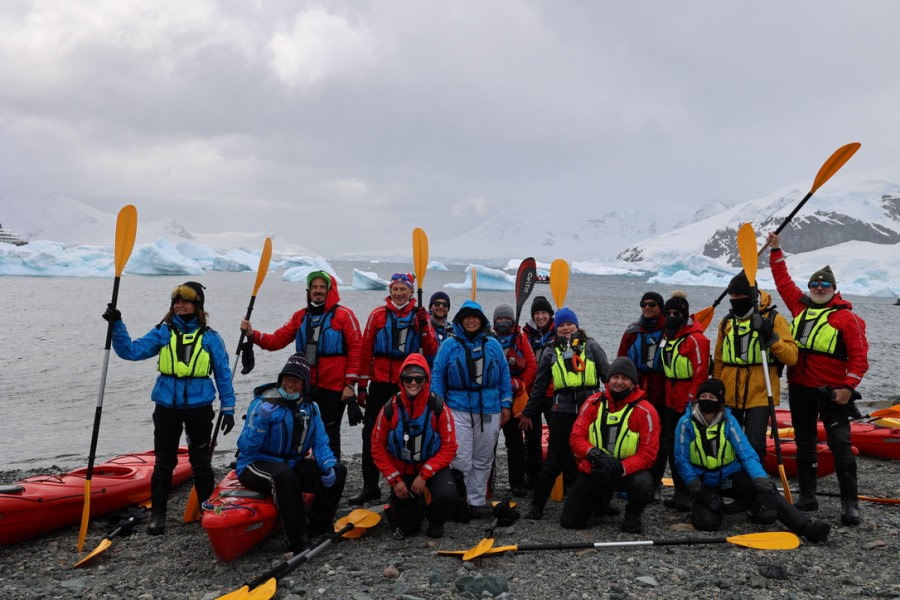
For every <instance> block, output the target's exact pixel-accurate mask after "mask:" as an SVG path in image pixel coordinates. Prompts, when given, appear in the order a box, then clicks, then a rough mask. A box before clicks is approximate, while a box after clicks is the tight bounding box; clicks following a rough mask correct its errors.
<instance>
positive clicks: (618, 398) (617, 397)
mask: <svg viewBox="0 0 900 600" xmlns="http://www.w3.org/2000/svg"><path fill="white" fill-rule="evenodd" d="M607 391H608V392H609V395H610V396H611V397H612V399H613V400H615V401H616V402H621V401H622V400H624V399H625V398H627V397H628V396H629V395H630V394H631V390H622V391H621V392H617V391H615V390H607Z"/></svg>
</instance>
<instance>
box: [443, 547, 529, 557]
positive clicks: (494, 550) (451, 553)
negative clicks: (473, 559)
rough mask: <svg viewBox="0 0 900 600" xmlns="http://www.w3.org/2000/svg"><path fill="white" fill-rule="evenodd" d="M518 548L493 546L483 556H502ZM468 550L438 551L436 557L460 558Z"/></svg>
mask: <svg viewBox="0 0 900 600" xmlns="http://www.w3.org/2000/svg"><path fill="white" fill-rule="evenodd" d="M518 549H519V547H518V546H494V547H493V548H491V549H490V550H487V551H486V552H485V553H484V556H491V555H493V554H503V553H504V552H515V551H516V550H518ZM466 552H469V550H438V551H437V555H438V556H459V557H462V556H463V555H464V554H465V553H466Z"/></svg>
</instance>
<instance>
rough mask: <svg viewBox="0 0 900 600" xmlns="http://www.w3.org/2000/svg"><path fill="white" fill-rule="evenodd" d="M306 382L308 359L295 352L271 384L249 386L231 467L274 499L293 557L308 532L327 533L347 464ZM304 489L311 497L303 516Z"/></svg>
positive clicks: (305, 541) (304, 544) (306, 540)
mask: <svg viewBox="0 0 900 600" xmlns="http://www.w3.org/2000/svg"><path fill="white" fill-rule="evenodd" d="M308 382H309V361H307V360H306V356H305V355H303V354H302V353H300V352H298V353H296V354H294V355H292V356H291V357H290V358H289V359H288V361H287V364H285V365H284V368H283V369H281V373H280V374H279V375H278V381H277V382H276V383H267V384H265V385H261V386H259V387H257V388H256V389H255V390H253V396H254V397H253V401H252V402H251V403H250V406H249V407H248V408H247V420H246V422H245V423H244V429H243V431H241V435H240V436H239V437H238V443H237V446H238V450H239V454H238V460H237V468H236V469H235V470H236V471H237V476H238V480H239V481H240V482H241V484H243V485H244V486H246V487H248V488H251V489H254V490H257V491H260V492H262V493H264V494H268V495H270V496H272V497H273V498H274V499H275V504H276V505H277V506H278V513H279V515H280V516H281V522H282V525H283V526H284V535H285V539H286V541H287V544H288V547H289V548H290V550H291V552H293V553H294V554H295V555H296V554H298V553H300V552H302V551H303V550H306V549H307V548H309V547H310V541H309V536H310V535H319V534H322V533H325V532H328V531H331V523H332V521H333V520H334V514H335V512H337V507H338V504H339V503H340V501H341V494H342V493H343V491H344V482H345V481H346V479H347V469H346V467H344V465H342V464H340V463H339V462H338V460H337V458H335V456H334V452H333V451H332V450H331V446H330V445H329V443H328V434H327V433H326V432H325V424H324V423H323V422H322V415H321V413H320V412H319V407H318V406H317V405H316V403H315V402H313V401H311V400H310V399H309V396H308V390H309V384H308ZM310 451H312V455H310ZM303 492H313V493H315V495H316V497H315V500H313V503H312V506H310V508H309V514H308V515H307V513H306V509H305V507H304V505H303Z"/></svg>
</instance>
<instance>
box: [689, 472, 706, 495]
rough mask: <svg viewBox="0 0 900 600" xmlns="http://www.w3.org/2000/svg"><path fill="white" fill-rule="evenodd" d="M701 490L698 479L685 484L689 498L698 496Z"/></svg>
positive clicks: (700, 482) (701, 485) (701, 486)
mask: <svg viewBox="0 0 900 600" xmlns="http://www.w3.org/2000/svg"><path fill="white" fill-rule="evenodd" d="M701 489H703V482H702V481H700V478H699V477H695V478H694V479H692V480H690V481H689V482H688V484H687V491H688V493H689V494H690V495H691V496H696V495H697V494H699V493H700V490H701Z"/></svg>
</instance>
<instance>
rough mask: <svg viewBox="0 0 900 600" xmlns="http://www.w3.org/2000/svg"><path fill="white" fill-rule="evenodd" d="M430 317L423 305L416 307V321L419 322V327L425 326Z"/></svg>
mask: <svg viewBox="0 0 900 600" xmlns="http://www.w3.org/2000/svg"><path fill="white" fill-rule="evenodd" d="M430 319H431V317H429V316H428V311H427V310H425V307H424V306H420V307H419V308H417V309H416V321H418V322H419V326H420V327H423V328H424V327H427V326H428V321H429V320H430Z"/></svg>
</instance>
